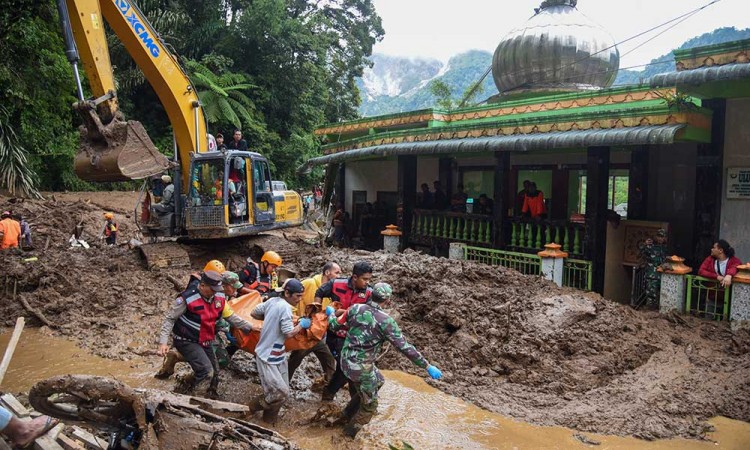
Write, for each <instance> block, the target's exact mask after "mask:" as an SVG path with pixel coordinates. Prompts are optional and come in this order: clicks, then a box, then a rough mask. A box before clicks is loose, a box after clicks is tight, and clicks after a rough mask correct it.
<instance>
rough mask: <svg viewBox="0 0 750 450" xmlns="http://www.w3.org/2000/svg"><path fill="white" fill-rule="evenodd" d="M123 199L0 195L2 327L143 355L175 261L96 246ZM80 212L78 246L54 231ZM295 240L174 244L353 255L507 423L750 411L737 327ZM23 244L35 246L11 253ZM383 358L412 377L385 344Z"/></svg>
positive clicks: (517, 279)
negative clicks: (14, 234)
mask: <svg viewBox="0 0 750 450" xmlns="http://www.w3.org/2000/svg"><path fill="white" fill-rule="evenodd" d="M132 197H133V196H132V194H115V195H112V197H111V198H112V199H115V200H114V202H112V203H109V204H108V203H107V201H108V197H107V196H106V195H103V194H101V193H100V194H97V195H96V198H92V197H86V196H85V195H78V196H77V198H75V199H65V196H63V195H57V196H56V197H55V199H54V200H53V199H51V198H48V200H45V201H26V202H22V203H18V202H17V203H10V202H9V199H5V198H3V199H0V207H1V208H2V209H8V208H11V209H13V210H14V211H16V212H19V213H23V214H25V215H28V216H30V218H31V221H32V222H33V224H34V232H35V235H34V239H35V246H36V249H35V250H33V251H31V252H26V253H24V254H9V255H3V258H0V276H1V277H2V278H0V282H5V281H6V280H7V282H8V283H7V284H6V285H5V286H6V287H5V288H3V290H0V294H4V295H3V301H2V302H1V303H0V317H1V319H0V324H2V325H5V326H12V324H13V322H14V320H15V317H17V316H18V315H21V314H23V315H25V316H26V317H27V318H29V320H31V321H32V323H39V324H40V325H41V321H42V320H46V321H47V322H49V324H50V325H51V327H52V328H53V329H55V330H56V331H57V332H58V333H60V334H62V335H66V336H70V337H72V338H74V339H76V340H78V342H80V344H81V345H82V346H83V347H85V348H87V349H90V350H91V351H93V352H94V353H96V354H98V355H101V356H104V357H107V358H113V359H124V360H128V359H138V358H143V357H152V356H150V355H153V351H154V349H155V344H154V339H155V335H156V333H157V330H158V327H159V325H160V323H161V314H162V313H163V311H164V310H165V309H166V308H167V305H168V303H169V302H170V301H171V300H172V298H173V297H174V296H175V293H176V291H175V287H174V286H173V283H172V282H170V281H169V280H168V279H167V275H172V276H173V277H176V278H178V279H180V280H185V281H186V280H187V271H186V270H177V269H166V270H156V271H147V270H146V269H145V266H144V264H143V261H142V259H141V257H140V256H139V253H138V250H137V249H131V248H128V247H127V246H120V247H116V248H111V247H104V246H101V245H100V244H99V243H98V240H97V239H96V236H97V235H98V233H99V230H100V228H99V227H101V225H102V220H101V216H102V213H103V209H102V207H110V208H112V207H114V211H115V213H116V220H117V221H118V223H119V225H120V230H121V232H120V239H119V240H120V241H121V242H127V241H128V240H129V239H131V238H138V237H139V236H138V234H137V230H136V229H135V227H134V224H133V222H132V219H130V218H128V217H126V214H128V211H129V210H130V211H132V206H130V205H131V204H132V203H128V202H127V201H126V199H127V198H132ZM87 199H90V200H91V201H89V202H87V201H86V200H87ZM131 202H132V200H131ZM82 219H83V220H84V223H85V227H86V232H87V235H88V240H89V242H90V243H92V245H93V247H92V248H91V249H89V250H85V249H81V248H70V247H69V244H68V242H67V240H68V238H69V237H70V234H71V230H72V229H73V227H74V226H75V225H76V224H77V223H79V222H80V221H81V220H82ZM47 237H49V238H50V239H49V244H48V247H47V249H46V251H45V250H44V247H45V244H46V241H47ZM306 237H309V236H306V235H305V233H303V232H301V231H299V230H290V231H286V232H284V233H280V232H279V233H275V234H273V235H265V236H261V237H255V238H248V239H237V240H230V241H225V242H220V243H216V242H212V243H198V244H195V245H191V246H185V249H186V250H187V251H188V253H189V254H190V258H191V263H192V266H193V268H194V269H199V268H200V267H202V265H203V264H204V263H205V262H206V261H207V260H208V259H211V258H219V259H220V260H222V261H225V262H228V264H229V266H230V268H234V269H237V268H238V267H239V266H240V265H241V264H242V262H243V260H244V259H245V257H246V256H247V255H248V254H250V253H252V252H253V251H257V247H262V248H265V249H274V250H276V251H278V252H279V253H280V254H281V255H282V257H283V258H284V265H285V266H286V267H287V268H291V269H293V270H296V271H297V272H298V273H299V275H300V276H307V275H310V274H313V273H315V272H316V271H317V270H319V268H320V267H321V266H322V265H323V263H325V262H326V261H327V260H335V261H338V262H339V263H340V264H341V265H342V267H343V268H344V270H345V271H347V270H350V269H351V266H352V264H353V263H354V262H355V261H357V260H360V259H365V260H369V261H371V262H372V263H373V264H374V266H375V268H376V273H375V278H376V279H377V280H382V281H387V282H389V283H391V284H392V285H393V286H394V290H395V298H396V300H397V301H396V302H395V305H394V306H393V308H392V312H393V314H394V315H395V316H398V318H399V319H398V320H399V322H400V323H401V325H402V328H403V330H404V333H405V335H406V336H407V338H409V340H410V341H411V342H412V343H414V344H415V345H416V346H417V347H418V348H419V349H420V350H422V351H423V353H424V354H425V356H426V357H427V358H428V359H429V360H430V361H431V362H432V363H434V364H435V365H437V366H439V367H440V368H441V369H443V371H444V374H445V375H446V376H445V379H444V380H443V381H438V382H431V383H432V384H433V385H435V386H436V387H438V388H439V389H441V390H443V391H445V392H447V393H449V394H451V395H455V396H458V397H461V398H463V399H465V400H468V401H471V402H473V403H475V404H477V405H479V406H481V407H483V408H485V409H488V410H491V411H494V412H498V413H501V414H504V415H508V416H511V417H514V418H517V419H519V420H524V421H529V422H532V423H536V424H544V425H560V426H565V427H570V428H575V429H578V430H582V431H589V432H598V433H606V434H618V435H633V436H637V437H641V438H644V439H655V438H667V437H674V436H681V437H692V438H699V437H701V436H702V435H703V434H704V433H705V431H707V427H708V425H707V424H706V422H705V420H706V419H708V418H710V417H713V416H716V415H722V416H726V417H729V418H733V419H739V420H743V421H750V333H748V332H747V331H742V332H737V333H732V332H731V331H730V330H729V327H728V326H727V325H726V324H724V323H717V322H709V321H704V320H699V319H695V318H691V317H681V318H675V317H664V316H660V315H658V314H656V313H654V312H637V311H634V310H632V309H630V308H629V307H626V306H623V305H620V304H617V303H614V302H611V301H608V300H605V299H603V298H601V297H600V296H599V295H596V294H587V293H582V292H580V291H576V290H572V289H566V288H562V289H561V288H558V287H557V286H555V285H553V284H552V283H549V282H546V281H544V280H541V279H539V278H533V277H527V276H523V275H520V274H519V273H517V272H515V271H512V270H507V269H504V268H490V267H488V266H485V265H481V264H475V263H469V262H455V261H449V260H447V259H442V258H434V257H430V256H425V255H421V254H418V253H414V252H406V253H403V254H398V255H387V254H384V253H382V252H378V253H369V252H364V251H345V250H337V249H328V248H320V247H316V246H314V245H310V244H309V243H307V242H306V239H305V238H306ZM32 256H36V257H37V258H38V259H37V260H36V261H24V259H27V258H29V257H32ZM13 280H17V296H16V299H15V300H14V299H13ZM22 299H23V300H25V301H26V303H27V305H26V306H28V307H25V306H24V305H23V302H22V301H21V300H22ZM40 316H43V317H42V318H41V319H40ZM683 319H684V320H683ZM240 359H241V360H242V359H244V358H240ZM316 365H317V361H315V360H314V358H310V361H308V363H307V365H306V367H307V368H308V369H309V370H310V371H311V373H314V372H315V371H316V368H315V366H316ZM238 366H242V364H239V365H238ZM380 366H381V368H387V369H400V370H404V371H407V372H411V373H417V374H419V375H424V374H423V373H422V371H421V370H420V369H417V368H415V367H413V366H411V364H410V363H409V361H408V360H406V358H404V357H403V356H401V355H399V354H398V353H397V352H396V351H394V350H393V349H391V350H388V353H387V354H386V355H385V356H384V357H383V359H382V360H381V363H380ZM303 368H305V366H303ZM241 370H242V369H240V371H241ZM236 375H241V374H240V373H235V374H234V375H233V374H232V373H229V374H226V375H225V376H226V377H232V376H236ZM299 378H300V377H299V376H298V377H295V379H296V380H298V379H299ZM305 385H306V384H305V383H299V382H293V387H295V386H296V387H298V388H299V387H304V386H305Z"/></svg>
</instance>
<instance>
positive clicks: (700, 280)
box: [685, 275, 732, 320]
mask: <svg viewBox="0 0 750 450" xmlns="http://www.w3.org/2000/svg"><path fill="white" fill-rule="evenodd" d="M685 279H686V280H687V298H686V299H685V311H686V312H688V313H689V314H695V315H698V316H702V317H705V318H706V319H713V320H729V306H730V304H731V302H732V289H725V288H723V287H722V286H721V285H720V284H719V282H718V281H716V280H712V279H710V278H704V277H699V276H697V275H686V276H685Z"/></svg>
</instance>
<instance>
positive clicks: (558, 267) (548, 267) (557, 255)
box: [537, 242, 568, 286]
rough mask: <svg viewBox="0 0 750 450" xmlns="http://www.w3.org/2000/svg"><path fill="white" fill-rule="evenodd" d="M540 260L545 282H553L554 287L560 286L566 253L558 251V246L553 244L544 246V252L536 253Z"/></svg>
mask: <svg viewBox="0 0 750 450" xmlns="http://www.w3.org/2000/svg"><path fill="white" fill-rule="evenodd" d="M537 255H539V256H540V257H541V258H542V275H543V276H544V278H545V279H546V280H550V281H554V282H555V284H556V285H558V286H562V283H563V265H564V263H565V258H567V257H568V254H567V253H566V252H563V251H560V245H559V244H555V243H554V242H553V243H549V244H545V245H544V250H542V251H541V252H539V253H537Z"/></svg>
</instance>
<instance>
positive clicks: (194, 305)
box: [157, 270, 253, 392]
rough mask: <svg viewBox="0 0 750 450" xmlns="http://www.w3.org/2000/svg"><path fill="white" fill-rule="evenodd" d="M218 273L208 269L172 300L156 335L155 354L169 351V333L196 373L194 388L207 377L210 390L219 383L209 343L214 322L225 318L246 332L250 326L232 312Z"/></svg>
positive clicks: (213, 332) (216, 364) (163, 353)
mask: <svg viewBox="0 0 750 450" xmlns="http://www.w3.org/2000/svg"><path fill="white" fill-rule="evenodd" d="M223 290H224V288H223V287H222V284H221V274H219V273H218V272H214V271H213V270H208V271H206V272H204V273H203V275H202V276H201V280H200V283H199V284H198V286H197V287H195V288H188V289H187V290H185V291H184V292H183V293H181V294H180V295H179V296H178V297H177V299H175V301H174V304H173V305H172V308H170V310H169V311H167V313H166V314H165V316H164V323H163V324H162V327H161V332H160V334H159V347H158V351H157V354H158V355H159V356H165V355H166V354H167V352H168V351H169V345H168V344H167V342H168V340H169V335H170V334H172V341H173V345H174V347H175V348H176V349H177V351H178V352H179V353H180V354H181V355H182V356H183V357H184V358H185V361H186V362H187V363H188V364H190V367H191V368H192V369H193V371H194V372H195V380H194V385H193V386H194V387H198V386H199V385H200V384H201V383H203V382H204V381H208V380H210V386H209V392H212V391H213V392H215V391H216V388H217V386H218V383H219V376H218V374H219V367H218V363H217V361H216V355H215V354H214V350H213V347H212V345H211V344H212V343H213V342H214V339H215V338H216V322H217V321H218V320H219V319H220V318H224V319H226V320H227V322H229V323H230V324H231V325H232V326H234V327H236V328H239V329H240V330H242V331H244V332H246V333H249V332H251V331H252V330H253V326H252V325H251V324H250V323H249V322H247V321H246V320H243V319H242V318H240V317H239V316H237V315H235V314H234V312H233V311H232V309H231V308H230V307H229V305H227V304H226V297H225V296H224V294H223Z"/></svg>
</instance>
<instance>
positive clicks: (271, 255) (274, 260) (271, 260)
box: [260, 251, 281, 267]
mask: <svg viewBox="0 0 750 450" xmlns="http://www.w3.org/2000/svg"><path fill="white" fill-rule="evenodd" d="M260 261H261V262H263V261H265V262H267V263H268V264H273V265H274V266H277V267H278V266H280V265H281V256H279V254H278V253H276V252H272V251H267V252H265V253H263V257H262V258H261V259H260Z"/></svg>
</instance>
